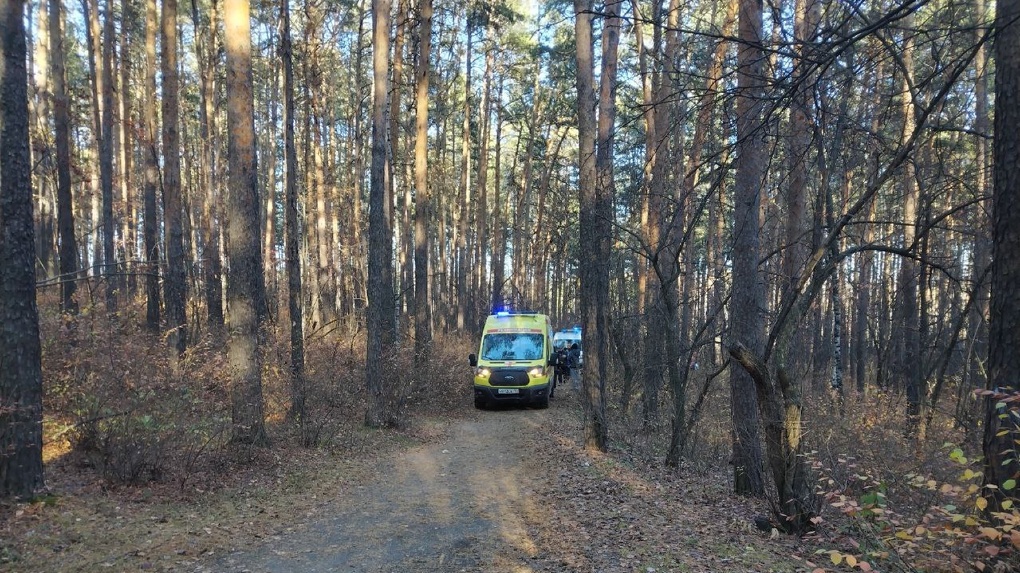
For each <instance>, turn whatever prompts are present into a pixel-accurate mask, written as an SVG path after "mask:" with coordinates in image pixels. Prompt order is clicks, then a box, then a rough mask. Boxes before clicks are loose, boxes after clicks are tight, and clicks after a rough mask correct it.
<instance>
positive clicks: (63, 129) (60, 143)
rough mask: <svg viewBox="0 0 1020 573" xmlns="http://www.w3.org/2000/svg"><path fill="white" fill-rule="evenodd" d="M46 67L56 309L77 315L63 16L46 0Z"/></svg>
mask: <svg viewBox="0 0 1020 573" xmlns="http://www.w3.org/2000/svg"><path fill="white" fill-rule="evenodd" d="M49 9H50V13H49V26H50V65H51V66H52V67H53V69H52V72H51V75H52V77H53V125H54V128H55V132H54V133H55V137H54V147H55V148H56V167H57V234H58V235H59V237H60V253H59V255H60V309H61V310H62V311H63V312H66V313H68V314H71V315H74V314H77V313H78V301H77V299H76V298H75V291H76V290H77V288H78V283H77V282H76V279H77V278H78V270H79V267H78V246H77V239H76V238H75V234H74V199H73V197H72V196H71V130H70V123H71V117H70V107H69V102H68V94H67V75H66V71H65V68H64V16H63V3H62V2H61V0H50V3H49Z"/></svg>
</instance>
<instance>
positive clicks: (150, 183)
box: [142, 0, 160, 332]
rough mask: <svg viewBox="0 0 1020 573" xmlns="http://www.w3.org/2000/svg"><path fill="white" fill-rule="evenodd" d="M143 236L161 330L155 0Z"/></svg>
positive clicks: (150, 315) (150, 314)
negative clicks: (157, 195)
mask: <svg viewBox="0 0 1020 573" xmlns="http://www.w3.org/2000/svg"><path fill="white" fill-rule="evenodd" d="M142 101H143V103H142V105H143V106H144V109H143V115H144V117H143V119H142V121H143V127H142V162H143V164H144V165H145V180H144V183H143V184H142V202H143V208H142V210H143V214H142V239H143V241H144V243H145V326H146V328H148V330H149V331H150V332H158V331H159V326H160V296H159V294H160V293H159V238H158V235H157V233H158V229H157V224H158V222H157V217H158V214H157V211H156V209H157V207H156V189H157V187H158V186H159V171H158V159H159V144H158V143H157V140H156V0H146V2H145V87H144V96H143V100H142Z"/></svg>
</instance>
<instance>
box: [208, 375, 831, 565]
mask: <svg viewBox="0 0 1020 573" xmlns="http://www.w3.org/2000/svg"><path fill="white" fill-rule="evenodd" d="M559 394H560V395H558V396H557V399H556V400H554V401H553V403H552V404H551V405H550V407H549V409H548V410H537V409H532V408H508V409H498V410H492V411H484V412H474V411H472V412H470V413H469V414H467V416H465V417H461V418H459V419H454V420H450V421H448V422H446V424H448V425H447V426H446V430H445V431H444V432H443V433H442V436H441V437H440V438H439V439H436V440H433V441H432V442H430V443H427V444H425V445H421V446H417V447H414V448H411V449H407V450H404V451H401V452H397V453H394V454H392V455H389V456H386V457H383V458H382V459H381V460H380V461H377V462H374V463H375V464H376V465H375V466H374V467H370V468H368V469H369V471H367V472H366V473H365V474H364V475H368V476H372V477H370V478H369V480H367V481H365V482H362V483H352V484H348V485H345V486H344V487H343V490H342V491H338V492H337V495H336V497H335V499H334V500H331V501H329V502H327V504H326V506H325V507H323V508H322V511H321V512H318V516H317V517H312V518H308V520H307V521H306V522H305V523H297V524H280V531H281V533H279V534H277V535H273V536H270V537H268V538H265V539H263V540H262V543H261V545H258V546H248V547H242V548H236V549H234V550H232V551H231V552H229V553H225V554H224V553H219V554H218V555H214V556H206V558H205V559H204V560H203V561H201V562H200V564H199V565H197V568H193V569H190V571H192V572H194V573H283V572H287V573H325V572H331V573H333V572H337V573H344V572H351V573H415V572H429V573H433V572H435V573H447V572H449V573H454V572H458V573H459V572H468V573H482V572H484V573H560V572H591V573H667V572H692V573H738V572H739V573H751V572H755V573H769V572H777V573H778V572H783V573H795V572H800V571H804V572H806V571H811V570H813V569H815V566H813V564H812V563H811V562H810V561H809V560H807V559H802V558H796V557H794V553H796V552H801V551H803V550H804V548H803V547H797V546H796V542H794V541H786V540H782V539H773V540H770V539H768V537H767V536H765V535H762V534H761V532H759V531H756V530H754V529H753V527H751V526H750V523H751V521H752V518H753V514H754V513H755V512H758V511H761V508H760V507H759V508H757V509H755V508H753V507H751V505H752V504H751V503H750V502H749V501H748V500H747V499H746V498H741V499H734V498H733V496H732V494H731V493H730V491H729V485H728V484H727V483H726V481H725V478H720V477H719V476H717V475H711V474H706V473H704V472H700V473H694V472H692V473H690V474H688V476H687V477H686V479H676V477H675V474H672V475H673V476H674V477H671V474H669V473H668V472H667V471H666V470H665V469H664V468H661V467H659V468H657V469H656V468H655V467H653V466H647V465H641V464H640V463H639V462H637V461H636V460H629V459H628V458H627V457H626V455H625V454H623V453H620V452H618V453H617V454H616V455H608V456H606V455H601V454H597V455H596V454H590V453H588V452H585V451H584V450H583V448H581V446H580V435H581V423H580V406H579V404H578V401H577V395H576V392H573V393H571V392H562V391H561V392H560V393H559ZM563 394H565V395H563Z"/></svg>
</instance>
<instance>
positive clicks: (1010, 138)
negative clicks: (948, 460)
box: [982, 0, 1020, 511]
mask: <svg viewBox="0 0 1020 573" xmlns="http://www.w3.org/2000/svg"><path fill="white" fill-rule="evenodd" d="M1018 22H1020V1H1017V0H1008V1H1004V2H999V3H998V8H997V11H996V15H995V27H996V31H997V35H996V37H995V66H996V68H995V138H994V144H993V146H994V150H993V154H994V156H993V159H992V163H993V165H995V175H994V177H995V184H994V197H993V198H994V204H995V208H994V217H995V221H994V226H993V231H994V240H993V243H992V260H993V261H995V265H994V266H993V267H992V284H991V296H992V300H991V312H990V316H991V320H990V321H989V338H988V342H989V345H988V346H989V348H988V390H990V391H995V392H1002V393H1005V394H1011V395H1013V396H1015V395H1016V393H1017V392H1018V391H1020V385H1018V384H1017V382H1016V374H1017V372H1020V353H1018V352H1016V348H1017V344H1018V343H1020V305H1018V304H1017V301H1018V300H1020V298H1018V295H1020V292H1018V289H1020V252H1018V249H1017V245H1020V137H1018V133H1017V129H1016V127H1017V125H1020V101H1018V100H1017V99H1016V94H1017V92H1018V90H1020V23H1018ZM1002 399H1003V397H1002V396H989V397H987V398H985V428H984V440H983V444H982V445H983V452H984V460H985V462H984V463H985V468H984V470H985V471H984V484H985V485H986V486H992V487H994V488H995V489H992V490H990V491H992V492H994V496H995V498H996V501H997V502H998V503H996V504H994V506H998V507H993V508H992V509H998V508H1001V507H1002V502H1003V501H1006V500H1007V499H1009V500H1011V501H1014V502H1015V501H1016V500H1017V498H1018V494H1017V492H1018V491H1020V490H1018V489H1017V488H1016V487H1015V482H1014V487H1012V488H1010V489H1008V490H1007V489H1006V488H1005V487H1003V484H1005V482H1006V481H1007V480H1016V479H1017V477H1018V476H1020V461H1018V460H1017V456H1016V454H1015V448H1016V440H1017V439H1018V437H1020V436H1018V430H1017V426H1016V415H1017V412H1016V406H1015V403H1014V404H1010V405H1001V406H1000V404H1001V403H1002V402H1001V401H1002ZM1001 511H1006V510H1004V509H1002V510H1001Z"/></svg>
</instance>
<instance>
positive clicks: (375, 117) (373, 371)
mask: <svg viewBox="0 0 1020 573" xmlns="http://www.w3.org/2000/svg"><path fill="white" fill-rule="evenodd" d="M390 5H391V3H390V0H372V38H373V41H372V47H373V53H372V71H373V82H374V89H373V92H372V172H371V189H370V196H369V221H368V227H369V228H368V241H369V245H368V248H369V256H368V292H369V300H368V345H367V347H368V348H367V351H366V356H365V387H366V389H367V390H368V410H367V411H366V413H365V424H366V425H367V426H369V427H382V426H387V425H392V424H394V423H395V422H396V418H395V415H396V412H394V411H393V409H392V408H393V404H392V401H391V396H390V395H389V394H390V393H391V391H392V389H391V387H390V385H389V384H388V383H387V380H388V378H389V377H388V375H387V373H386V370H385V368H384V367H385V365H386V364H387V363H388V360H387V358H386V357H387V356H388V355H389V352H390V349H391V348H392V346H393V345H394V342H395V337H396V328H397V325H396V319H395V313H394V310H395V306H394V304H395V302H394V296H393V258H392V254H393V200H392V195H391V193H390V192H389V187H388V185H387V184H386V176H387V171H388V167H389V166H388V165H387V161H386V127H387V126H386V94H387V93H389V82H388V78H389V51H390V50H389V47H390V46H389V44H390Z"/></svg>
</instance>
